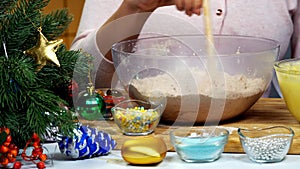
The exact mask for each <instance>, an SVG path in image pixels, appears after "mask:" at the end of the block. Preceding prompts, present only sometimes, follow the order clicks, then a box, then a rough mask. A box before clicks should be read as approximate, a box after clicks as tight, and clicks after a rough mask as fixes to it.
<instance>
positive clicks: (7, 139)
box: [5, 135, 12, 143]
mask: <svg viewBox="0 0 300 169" xmlns="http://www.w3.org/2000/svg"><path fill="white" fill-rule="evenodd" d="M11 140H12V139H11V135H7V137H6V141H5V142H8V143H10V142H11Z"/></svg>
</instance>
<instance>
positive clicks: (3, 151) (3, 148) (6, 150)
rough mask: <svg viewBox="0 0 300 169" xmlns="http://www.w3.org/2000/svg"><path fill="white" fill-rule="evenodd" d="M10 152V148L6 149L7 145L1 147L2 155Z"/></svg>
mask: <svg viewBox="0 0 300 169" xmlns="http://www.w3.org/2000/svg"><path fill="white" fill-rule="evenodd" d="M8 150H9V148H8V147H6V146H5V145H1V147H0V153H7V152H8Z"/></svg>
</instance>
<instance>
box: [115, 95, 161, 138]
mask: <svg viewBox="0 0 300 169" xmlns="http://www.w3.org/2000/svg"><path fill="white" fill-rule="evenodd" d="M164 108H165V104H164V103H158V102H155V103H154V102H153V103H152V102H146V101H142V100H134V99H129V100H124V101H122V102H120V103H118V104H116V105H115V106H114V107H113V108H112V109H111V112H112V114H113V117H114V121H115V123H116V124H117V126H118V127H119V128H120V130H121V131H122V133H123V134H125V135H130V136H138V135H149V134H151V133H153V131H154V130H155V128H156V127H157V125H158V123H159V121H160V118H161V115H162V112H163V110H164Z"/></svg>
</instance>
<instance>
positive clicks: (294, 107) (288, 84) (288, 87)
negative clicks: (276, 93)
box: [275, 59, 300, 121]
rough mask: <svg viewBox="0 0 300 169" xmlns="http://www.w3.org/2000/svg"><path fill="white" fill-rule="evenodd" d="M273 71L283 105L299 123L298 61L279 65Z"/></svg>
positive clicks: (299, 73)
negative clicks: (274, 71) (284, 104)
mask: <svg viewBox="0 0 300 169" xmlns="http://www.w3.org/2000/svg"><path fill="white" fill-rule="evenodd" d="M275 70H276V74H277V78H278V82H279V85H280V90H281V92H282V94H283V98H284V100H285V103H286V105H287V107H288V109H289V111H290V112H291V113H292V114H293V115H294V117H295V118H296V119H297V120H298V121H300V60H299V59H298V60H293V61H290V62H282V63H279V64H278V66H275Z"/></svg>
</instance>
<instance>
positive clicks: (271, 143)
mask: <svg viewBox="0 0 300 169" xmlns="http://www.w3.org/2000/svg"><path fill="white" fill-rule="evenodd" d="M238 134H239V137H240V141H241V144H242V147H243V149H244V151H245V153H246V154H247V155H248V157H249V159H250V160H251V161H254V162H258V163H272V162H280V161H282V160H283V159H284V158H285V156H286V154H287V153H288V151H289V149H290V146H291V144H292V141H293V137H294V131H293V130H292V129H291V128H289V127H285V126H272V127H268V128H252V129H242V128H239V129H238Z"/></svg>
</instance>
